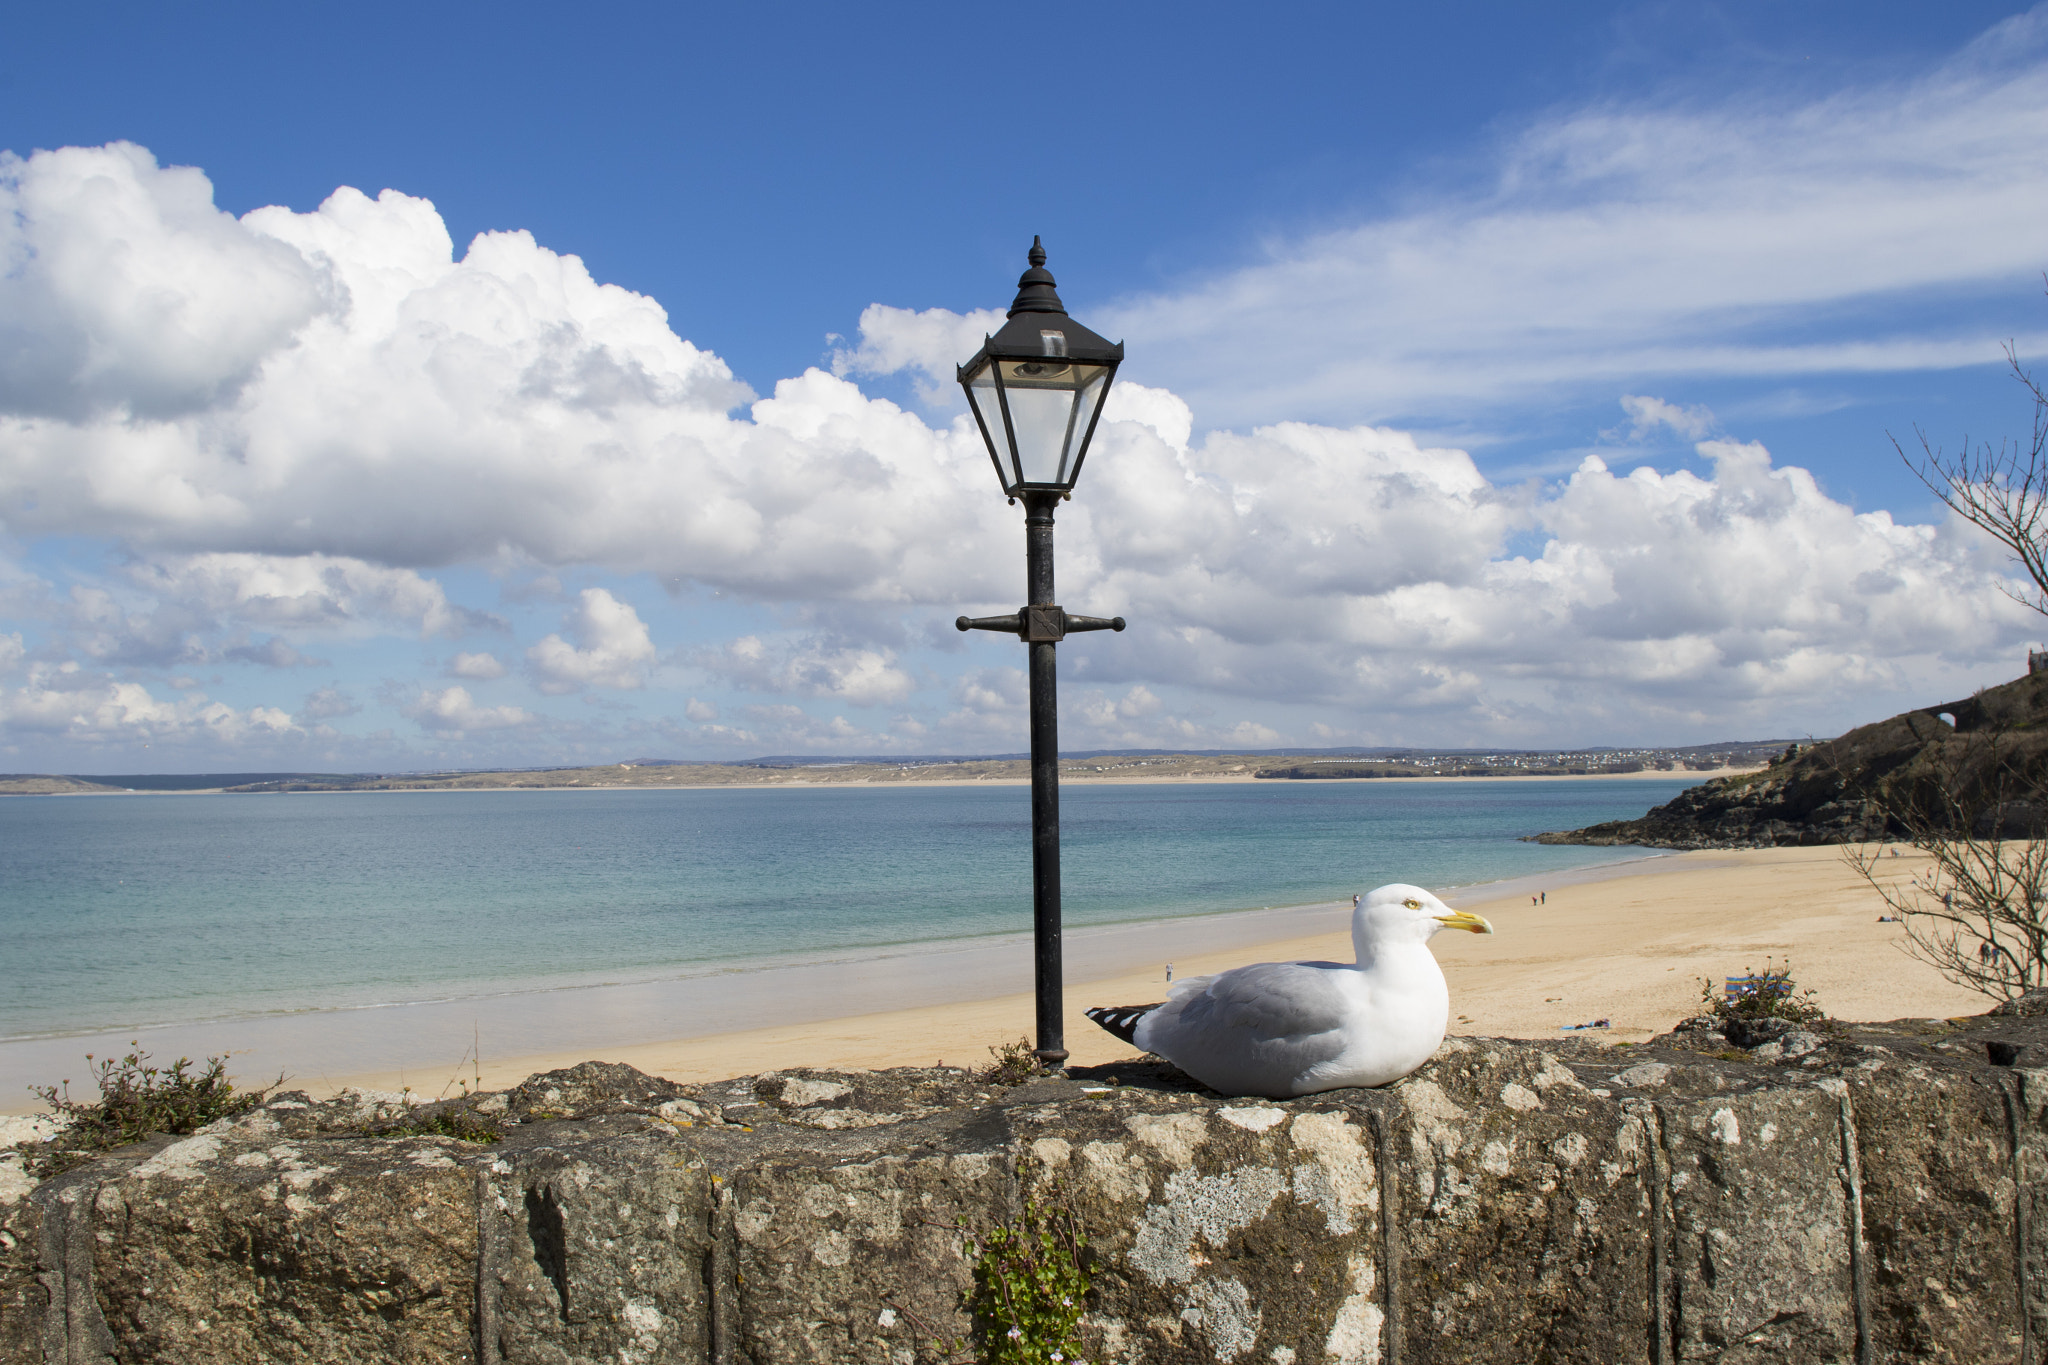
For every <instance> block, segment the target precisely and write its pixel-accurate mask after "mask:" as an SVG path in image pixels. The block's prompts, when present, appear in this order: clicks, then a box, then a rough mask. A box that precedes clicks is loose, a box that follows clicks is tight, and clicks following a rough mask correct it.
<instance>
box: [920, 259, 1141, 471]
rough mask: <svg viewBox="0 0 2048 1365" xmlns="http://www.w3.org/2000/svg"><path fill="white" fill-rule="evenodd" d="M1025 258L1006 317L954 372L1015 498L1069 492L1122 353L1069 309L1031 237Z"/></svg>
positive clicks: (1121, 345) (996, 464)
mask: <svg viewBox="0 0 2048 1365" xmlns="http://www.w3.org/2000/svg"><path fill="white" fill-rule="evenodd" d="M1028 259H1029V261H1030V268H1029V269H1028V270H1026V271H1025V272H1024V274H1023V275H1022V276H1021V277H1019V279H1018V280H1017V297H1016V300H1015V301H1014V302H1012V303H1011V304H1010V313H1009V320H1008V321H1007V322H1005V323H1004V324H1003V325H1002V327H1001V328H999V329H998V330H997V331H996V332H995V334H994V335H992V336H989V337H987V338H986V339H985V340H984V341H983V343H982V347H981V350H979V351H978V352H976V353H975V355H974V358H973V359H971V360H969V361H968V362H967V363H966V364H965V365H962V366H961V367H960V370H959V378H960V386H961V387H962V388H964V389H965V390H967V404H968V406H969V407H970V408H972V409H973V411H974V421H975V425H976V426H977V427H979V428H980V430H981V438H982V440H983V441H984V442H986V443H987V445H988V453H989V458H990V459H992V460H994V461H995V466H996V478H997V479H998V480H1000V481H1001V483H1002V486H1003V492H1004V493H1005V494H1007V495H1008V496H1010V497H1013V498H1014V497H1016V496H1018V495H1019V494H1021V493H1025V492H1052V493H1059V494H1061V495H1065V494H1067V493H1070V492H1072V491H1073V488H1074V482H1075V480H1077V479H1079V478H1080V477H1081V462H1082V460H1084V459H1085V458H1086V457H1087V454H1088V443H1089V442H1090V441H1091V440H1092V439H1094V436H1095V424H1096V422H1097V421H1098V420H1100V418H1101V416H1102V405H1103V402H1104V400H1106V399H1107V398H1108V396H1109V386H1110V384H1111V382H1112V381H1113V380H1114V379H1115V378H1116V367H1117V366H1118V365H1119V364H1121V363H1122V362H1123V358H1124V348H1123V343H1122V342H1111V341H1107V340H1105V339H1103V338H1102V337H1100V336H1097V335H1096V334H1095V333H1094V332H1091V331H1089V330H1088V329H1087V328H1086V327H1083V326H1082V325H1081V324H1080V323H1078V322H1075V321H1074V320H1073V319H1072V318H1071V317H1069V316H1068V315H1067V309H1066V305H1065V304H1063V303H1061V302H1060V296H1059V292H1058V290H1057V289H1056V288H1055V287H1054V282H1053V278H1052V272H1051V271H1049V270H1047V269H1046V268H1045V248H1044V247H1043V246H1042V245H1040V243H1039V239H1038V238H1036V237H1033V238H1032V239H1031V254H1030V256H1029V258H1028Z"/></svg>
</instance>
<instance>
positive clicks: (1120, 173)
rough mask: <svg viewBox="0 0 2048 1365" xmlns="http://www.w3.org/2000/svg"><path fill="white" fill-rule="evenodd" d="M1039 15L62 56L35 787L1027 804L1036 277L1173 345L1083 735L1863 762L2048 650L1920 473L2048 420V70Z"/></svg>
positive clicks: (1887, 40)
mask: <svg viewBox="0 0 2048 1365" xmlns="http://www.w3.org/2000/svg"><path fill="white" fill-rule="evenodd" d="M1014 13H1015V12H1014V11H1003V10H999V9H992V8H984V9H981V10H971V9H968V10H963V9H960V8H957V7H956V8H948V9H945V10H939V9H936V8H931V7H910V6H890V5H880V6H865V7H860V8H858V9H855V10H847V9H843V8H833V7H824V6H758V7H716V8H713V7H690V6H661V7H655V6H646V7H635V6H612V7H606V8H603V9H601V10H596V11H593V12H590V13H587V14H577V15H576V16H574V17H573V18H570V17H567V16H566V15H565V14H564V13H563V12H561V11H559V10H558V9H541V8H539V7H532V6H517V5H512V6H495V7H491V8H488V9H487V8H485V7H482V6H455V5H449V6H441V7H435V8H432V9H427V10H422V9H420V8H419V7H405V8H400V7H390V6H384V7H380V6H375V5H368V6H355V7H351V8H349V9H347V10H346V11H342V10H338V9H337V10H333V11H328V12H320V11H315V10H311V9H303V10H295V11H281V10H278V9H277V8H275V7H264V6H254V5H247V6H219V5H217V6H208V7H203V8H202V7H178V6H147V7H145V6H140V5H128V6H122V5H108V6H99V7H94V8H91V9H89V10H88V9H85V8H82V7H71V8H70V9H68V10H67V9H65V8H62V7H46V9H45V10H44V11H42V12H38V13H31V14H25V15H22V16H17V17H16V18H15V19H14V20H13V21H12V23H11V25H10V34H11V42H10V47H11V48H12V49H13V51H14V53H15V56H16V60H14V61H12V62H10V63H8V64H7V69H6V71H5V73H4V75H0V147H4V148H6V149H8V150H9V151H10V152H11V153H12V157H13V159H12V160H10V161H9V162H8V163H7V164H6V165H5V166H4V167H0V197H4V198H6V199H7V200H8V201H9V202H8V205H7V208H8V212H7V213H5V214H0V768H5V769H11V770H16V771H50V770H55V771H70V772H93V771H101V772H107V771H139V770H152V769H156V770H203V769H208V768H220V769H228V768H234V769H244V770H246V769H249V768H272V767H276V768H323V769H324V768H337V767H339V768H348V769H360V768H414V767H427V766H438V765H463V766H469V765H487V764H501V763H505V764H524V763H543V762H576V761H604V760H613V759H619V758H629V757H636V756H665V757H700V758H709V757H737V756H746V755H749V754H758V753H769V752H820V753H823V752H860V753H880V752H899V753H939V752H986V751H992V750H1014V749H1018V748H1020V747H1022V745H1023V735H1024V717H1023V712H1022V709H1021V700H1022V686H1021V675H1020V673H1019V665H1020V664H1021V662H1022V660H1021V657H1020V655H1021V650H1020V649H1019V647H1017V646H1016V645H1014V644H1009V643H1006V642H1004V641H1002V640H1000V639H998V638H995V637H985V636H976V637H974V638H971V639H965V640H963V639H961V638H959V637H957V636H956V635H955V634H954V632H952V630H951V629H950V625H949V623H950V621H951V618H952V616H953V615H955V614H957V612H959V611H962V610H967V611H978V610H984V609H985V610H989V611H994V610H1001V609H1005V608H1007V607H1013V606H1014V605H1015V601H1016V599H1017V598H1018V596H1019V594H1020V592H1021V587H1022V582H1021V579H1022V575H1021V530H1020V528H1019V527H1018V526H1017V525H1016V524H1015V522H1016V514H1015V512H1014V510H1013V509H1008V508H1005V507H1004V506H1003V504H1002V501H1001V499H1000V497H999V496H997V494H996V491H995V489H994V485H993V480H992V478H990V476H989V474H988V471H987V468H986V463H985V457H979V456H978V455H977V454H976V452H975V449H974V441H973V439H972V437H971V433H969V432H967V431H966V429H965V427H964V426H963V425H962V424H961V412H962V409H961V405H960V403H959V402H958V400H957V399H956V398H955V397H954V396H953V387H952V385H951V379H950V368H949V367H950V365H951V364H952V363H953V362H955V361H957V360H959V359H962V358H964V357H965V355H966V354H967V353H969V352H971V350H972V349H973V345H974V344H975V343H976V342H977V341H978V340H979V336H980V332H981V331H982V330H983V329H984V328H985V327H986V326H987V325H988V320H987V318H986V316H978V315H977V310H987V309H991V308H1000V307H1001V306H1003V305H1004V304H1005V303H1006V302H1007V300H1008V298H1009V296H1010V294H1011V293H1012V291H1013V289H1014V282H1015V277H1016V274H1017V272H1018V271H1019V270H1020V269H1021V268H1022V266H1023V260H1022V256H1023V249H1024V247H1026V246H1028V244H1029V242H1030V238H1031V236H1032V234H1034V233H1037V234H1042V235H1043V236H1044V238H1045V241H1046V244H1047V247H1048V250H1049V251H1050V253H1051V257H1052V260H1051V267H1052V269H1053V270H1054V272H1055V274H1056V275H1057V276H1058V277H1059V279H1060V281H1061V292H1062V295H1063V297H1064V298H1065V299H1066V301H1067V303H1068V305H1069V307H1070V308H1071V309H1072V310H1073V311H1074V312H1075V314H1076V315H1077V316H1078V317H1079V318H1081V320H1083V321H1084V322H1087V323H1089V324H1090V325H1091V326H1094V327H1095V328H1096V329H1097V330H1099V331H1102V332H1105V333H1106V334H1108V335H1111V336H1113V337H1114V336H1121V337H1123V338H1124V339H1125V340H1126V341H1127V343H1128V345H1129V356H1130V359H1129V361H1128V363H1127V365H1126V367H1125V370H1124V372H1123V379H1122V380H1121V381H1120V384H1119V388H1120V393H1119V395H1118V396H1117V398H1116V399H1115V400H1114V402H1115V406H1114V408H1113V410H1112V413H1111V416H1112V417H1113V418H1116V419H1117V420H1115V421H1113V422H1111V423H1109V424H1107V425H1106V426H1105V428H1104V432H1103V435H1102V437H1101V438H1100V441H1099V443H1098V447H1097V453H1096V456H1095V457H1094V458H1093V459H1091V464H1090V471H1089V475H1088V478H1087V479H1086V480H1085V481H1084V482H1083V484H1082V487H1081V489H1080V491H1079V492H1078V494H1077V496H1076V499H1075V501H1074V503H1073V504H1071V505H1070V506H1069V508H1068V509H1067V510H1066V511H1065V512H1064V513H1063V516H1062V522H1061V561H1060V563H1061V571H1062V578H1061V582H1062V592H1063V597H1064V599H1065V600H1066V601H1067V603H1068V605H1069V606H1070V607H1071V608H1073V609H1077V610H1082V611H1088V612H1096V613H1101V614H1109V613H1111V612H1121V613H1122V614H1124V615H1126V616H1128V617H1130V618H1131V619H1132V621H1133V623H1134V625H1133V629H1132V630H1131V631H1130V632H1127V633H1126V634H1124V635H1121V636H1112V637H1102V636H1093V637H1086V638H1085V639H1083V640H1080V641H1076V642H1075V643H1074V644H1073V645H1070V646H1067V647H1063V651H1062V668H1063V680H1064V684H1065V686H1064V690H1063V708H1064V709H1063V739H1064V740H1065V741H1066V743H1067V744H1068V745H1069V747H1115V746H1124V745H1129V746H1133V747H1177V746H1189V747H1203V748H1215V747H1231V746H1238V745H1243V746H1247V747H1261V748H1270V747H1282V746H1286V745H1297V744H1298V745H1317V746H1320V745H1338V744H1379V743H1414V744H1440V745H1494V744H1500V745H1541V744H1580V743H1635V742H1655V743H1687V742H1697V741H1702V740H1709V739H1715V738H1724V737H1733V736H1763V735H1803V734H1824V733H1831V732H1833V731H1836V730H1838V729H1840V728H1842V727H1844V726H1846V725H1849V724H1854V723H1856V722H1857V721H1859V720H1863V719H1869V718H1873V717H1875V716H1877V715H1881V714H1886V713H1888V712H1890V711H1892V710H1895V709H1898V708H1899V707H1900V706H1904V705H1908V704H1917V703H1921V702H1927V701H1934V700H1941V699H1946V698H1948V697H1950V696H1953V695H1956V694H1959V693H1961V692H1966V691H1968V690H1969V689H1970V688H1972V687H1975V686H1979V685H1982V684H1985V683H1989V682H1995V681H2000V680H2002V679H2004V678H2006V677H2009V676H2011V675H2012V674H2014V673H2015V672H2017V671H2018V668H2019V666H2020V663H2019V661H2020V660H2021V659H2022V657H2023V654H2024V650H2025V648H2026V646H2027V644H2028V643H2030V642H2033V641H2036V640H2038V639H2039V638H2040V637H2041V636H2042V634H2043V631H2042V629H2041V627H2040V625H2039V624H2038V623H2039V618H2038V617H2037V616H2035V615H2033V614H2032V613H2029V612H2027V611H2025V610H2023V609H2021V608H2020V607H2018V606H2016V605H2015V604H2013V603H2012V602H2011V601H2010V600H2009V598H2007V597H2006V596H2005V595H2004V594H2003V593H2002V592H2001V590H2000V589H2001V585H2005V586H2010V584H2009V583H2008V582H2007V580H2006V577H2005V575H2006V574H2007V573H2008V572H2009V569H2008V567H2007V566H2006V565H2005V564H2004V562H2003V560H2002V558H2001V557H2000V556H1999V555H1998V554H1997V553H1996V552H1995V551H1994V550H1992V549H1991V548H1989V547H1986V546H1985V545H1983V544H1982V543H1981V541H1980V540H1979V539H1978V538H1977V537H1975V536H1974V535H1973V534H1972V533H1970V532H1968V531H1967V530H1966V529H1964V528H1959V527H1957V526H1954V525H1952V524H1949V523H1947V522H1946V521H1944V520H1943V519H1941V518H1940V517H1937V516H1936V509H1934V508H1933V507H1932V506H1931V505H1930V500H1929V498H1928V497H1927V495H1926V493H1925V491H1924V490H1923V489H1921V488H1920V487H1919V485H1918V484H1917V483H1916V482H1914V480H1913V479H1912V477H1911V475H1910V474H1909V473H1908V472H1907V471H1906V470H1905V469H1904V467H1903V466H1902V465H1901V464H1900V463H1899V461H1898V459H1897V458H1896V456H1895V455H1894V454H1893V453H1892V449H1891V444H1890V438H1891V437H1893V436H1897V437H1899V438H1900V439H1902V440H1905V441H1906V442H1908V443H1909V444H1910V443H1911V442H1912V441H1913V440H1914V439H1915V438H1914V430H1915V428H1916V426H1918V427H1921V428H1924V429H1926V430H1927V432H1928V433H1929V435H1930V436H1932V437H1933V438H1935V439H1937V440H1939V441H1941V442H1943V443H1945V444H1947V445H1949V446H1954V445H1955V444H1956V443H1957V442H1959V441H1960V440H1962V439H1963V438H1964V437H1965V436H1966V435H1967V436H1968V437H1970V438H1972V439H1987V438H1988V439H1992V440H1994V441H1995V440H1997V439H1999V438H2001V437H2004V436H2009V435H2014V434H2018V433H2022V432H2024V431H2025V430H2026V428H2027V423H2028V420H2029V417H2030V414H2029V411H2028V409H2027V407H2026V405H2025V404H2024V403H2023V402H2021V401H2020V397H2021V395H2020V394H2019V391H2018V389H2017V387H2016V386H2015V385H2014V384H2013V382H2012V380H2011V379H2010V377H2009V376H2007V375H2006V374H2005V372H2004V359H2003V355H2002V349H2001V348H2002V347H2003V345H2004V344H2006V343H2007V342H2009V341H2010V342H2012V343H2013V344H2014V345H2015V346H2016V347H2017V348H2018V350H2019V352H2020V353H2021V355H2022V357H2023V358H2030V357H2038V356H2039V355H2041V354H2042V353H2043V352H2044V351H2048V299H2044V297H2043V292H2042V291H2043V282H2042V272H2043V270H2044V269H2048V244H2044V243H2043V241H2042V240H2041V239H2042V235H2043V234H2042V229H2041V227H2040V224H2041V223H2042V222H2044V221H2048V217H2044V213H2043V210H2044V209H2048V177H2044V171H2048V166H2044V160H2048V152H2044V148H2048V136H2044V134H2048V17H2044V16H2043V15H2041V14H2037V13H2035V12H2034V11H2031V10H2027V9H2022V8H2018V7H2014V6H2011V5H1994V4H1969V3H1955V4H1949V5H1945V6H1939V7H1936V6H1924V5H1879V6H1872V5H1858V6H1853V7H1852V6H1850V5H1847V4H1830V3H1809V4H1794V5H1783V4H1779V5H1762V4H1756V5H1743V4H1733V5H1705V4H1651V5H1615V4H1577V5H1553V6H1545V7H1534V6H1525V5H1506V4H1467V5H1444V6H1433V7H1414V6H1403V7H1395V6H1377V7H1375V6H1359V5H1347V6H1339V5H1316V4H1303V5H1296V6H1290V7H1285V8H1277V7H1276V8H1268V9H1248V8H1242V7H1224V6H1205V5H1199V4H1198V5H1178V6H1172V7H1168V6H1156V5H1142V4H1139V5H1126V6H1113V7H1102V8H1101V9H1099V10H1098V11H1095V12H1091V14H1090V15H1089V17H1088V20H1087V22H1086V24H1085V25H1077V26H1074V27H1071V28H1066V29H1061V28H1058V27H1046V26H1040V27H1036V28H1029V27H1020V26H1018V25H1017V24H1016V22H1015V19H1014ZM62 149H69V150H62ZM342 187H348V190H349V191H359V192H360V193H351V192H343V193H339V194H338V193H337V191H338V190H341V188H342ZM386 191H390V192H391V193H385V192H386ZM380 196H381V197H380ZM323 206H324V207H323ZM479 234H484V235H483V236H481V237H480V236H479ZM472 243H475V244H476V245H474V246H473V245H472ZM1637 471H1642V472H1640V473H1639V472H1637ZM984 485H986V486H984Z"/></svg>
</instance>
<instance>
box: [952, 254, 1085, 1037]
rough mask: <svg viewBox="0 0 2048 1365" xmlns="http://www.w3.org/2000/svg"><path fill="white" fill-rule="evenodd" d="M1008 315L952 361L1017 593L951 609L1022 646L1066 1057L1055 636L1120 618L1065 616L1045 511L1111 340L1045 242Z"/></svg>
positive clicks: (1042, 1013)
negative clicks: (1002, 503) (1061, 278)
mask: <svg viewBox="0 0 2048 1365" xmlns="http://www.w3.org/2000/svg"><path fill="white" fill-rule="evenodd" d="M1029 260H1030V262H1031V268H1030V269H1029V270H1027V271H1025V272H1024V275H1023V277H1022V278H1021V279H1019V280H1018V281H1017V300H1016V302H1015V303H1012V304H1011V305H1010V313H1009V320H1008V321H1007V322H1005V323H1004V324H1003V327H1002V329H1001V330H1000V331H998V332H996V333H995V334H994V335H993V336H990V337H988V338H986V339H985V340H984V342H983V345H982V348H981V350H980V351H979V352H978V353H977V354H976V355H975V356H974V358H973V359H971V360H969V361H968V362H967V363H966V364H965V365H962V366H961V367H960V384H961V386H962V387H963V388H964V389H966V391H967V402H968V406H969V407H970V408H971V409H972V410H973V412H974V421H975V424H976V426H977V427H978V428H979V429H980V431H981V438H982V440H983V441H984V442H985V443H986V444H987V445H988V453H989V458H990V459H992V460H993V461H995V467H996V478H997V479H998V480H999V481H1000V482H1001V484H1002V487H1003V493H1004V494H1005V495H1006V496H1007V497H1008V498H1009V499H1010V501H1012V502H1015V501H1017V500H1018V499H1020V498H1021V499H1023V501H1024V571H1025V586H1026V597H1027V600H1026V602H1025V605H1024V607H1023V609H1022V610H1020V611H1019V612H1017V613H1016V614H1015V615H1013V616H984V617H981V618H978V619H975V618H970V617H966V616H962V617H960V618H959V619H958V620H957V621H955V622H954V623H953V624H954V625H955V626H957V627H958V628H959V629H961V630H999V631H1003V632H1005V633H1006V634H1011V635H1015V636H1017V637H1018V638H1019V639H1021V640H1022V641H1023V642H1024V644H1025V647H1026V648H1027V649H1028V650H1029V651H1030V656H1031V925H1032V942H1033V961H1032V965H1033V976H1034V979H1035V985H1036V988H1037V1001H1038V1046H1037V1048H1035V1049H1034V1051H1035V1053H1036V1054H1037V1056H1038V1058H1039V1060H1040V1061H1042V1062H1044V1063H1045V1064H1046V1065H1047V1066H1050V1067H1057V1066H1059V1065H1060V1064H1061V1063H1063V1062H1065V1061H1066V1060H1067V1038H1066V1019H1065V1011H1064V1005H1065V999H1064V996H1065V981H1064V979H1063V977H1062V975H1061V962H1060V734H1059V731H1060V726H1059V697H1058V683H1059V679H1058V664H1057V661H1056V651H1057V649H1058V646H1059V642H1060V641H1061V640H1063V639H1065V638H1066V637H1067V634H1068V633H1069V632H1071V631H1082V630H1122V629H1123V628H1124V618H1123V617H1121V616H1118V617H1114V618H1112V619H1110V620H1106V621H1105V620H1102V619H1100V618H1098V617H1092V616H1072V615H1069V614H1068V613H1067V612H1066V610H1065V609H1064V608H1062V607H1061V606H1060V605H1059V596H1058V594H1057V593H1056V592H1055V591H1054V589H1053V573H1052V514H1053V508H1054V507H1056V506H1057V505H1058V504H1059V502H1060V500H1061V499H1062V498H1065V497H1068V496H1070V495H1071V494H1072V492H1073V488H1074V482H1075V480H1077V479H1078V478H1079V477H1080V475H1081V461H1082V460H1083V459H1084V458H1085V457H1086V456H1087V453H1088V444H1089V442H1090V441H1091V440H1092V439H1093V438H1094V436H1095V424H1096V421H1097V420H1098V419H1099V418H1100V417H1101V416H1102V405H1103V402H1104V401H1105V400H1106V399H1107V398H1108V396H1109V386H1110V383H1111V382H1112V381H1113V380H1114V379H1115V377H1116V368H1117V366H1118V365H1119V364H1121V363H1122V361H1123V356H1124V348H1123V343H1121V342H1115V343H1112V342H1109V341H1105V340H1104V339H1103V338H1101V337H1099V336H1097V335H1096V334H1095V333H1093V332H1091V331H1089V330H1088V329H1087V328H1086V327H1083V326H1082V325H1081V324H1080V323H1078V322H1075V321H1074V320H1073V319H1072V318H1071V317H1069V316H1068V315H1067V309H1066V305H1064V304H1062V303H1061V302H1060V297H1059V295H1058V294H1057V293H1056V292H1055V291H1054V288H1053V278H1052V275H1051V273H1050V272H1048V271H1047V270H1046V268H1045V249H1044V248H1043V247H1042V246H1040V245H1039V243H1038V240H1037V239H1036V238H1033V239H1032V242H1031V253H1030V257H1029Z"/></svg>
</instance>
